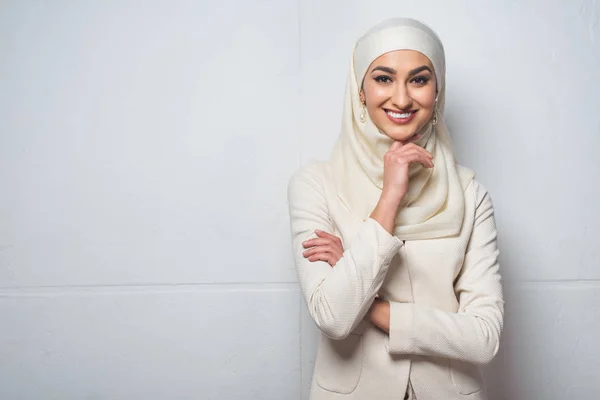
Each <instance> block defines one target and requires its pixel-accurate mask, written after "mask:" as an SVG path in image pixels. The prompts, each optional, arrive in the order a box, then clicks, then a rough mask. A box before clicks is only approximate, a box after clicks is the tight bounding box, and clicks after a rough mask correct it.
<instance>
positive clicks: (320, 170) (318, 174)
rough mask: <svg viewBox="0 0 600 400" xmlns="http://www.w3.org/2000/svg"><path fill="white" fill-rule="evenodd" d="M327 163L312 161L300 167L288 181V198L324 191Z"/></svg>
mask: <svg viewBox="0 0 600 400" xmlns="http://www.w3.org/2000/svg"><path fill="white" fill-rule="evenodd" d="M327 165H328V164H327V163H326V162H323V161H311V162H309V163H307V164H305V165H303V166H302V167H300V168H298V169H297V170H296V171H295V172H294V173H293V174H292V176H291V178H290V180H289V182H288V199H290V200H291V199H294V198H297V197H299V196H306V195H307V194H310V193H311V192H312V193H323V191H324V189H323V181H324V179H325V175H326V171H327V168H328V167H327Z"/></svg>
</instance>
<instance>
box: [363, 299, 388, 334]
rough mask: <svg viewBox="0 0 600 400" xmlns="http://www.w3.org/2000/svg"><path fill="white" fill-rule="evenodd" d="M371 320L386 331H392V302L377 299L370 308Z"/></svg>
mask: <svg viewBox="0 0 600 400" xmlns="http://www.w3.org/2000/svg"><path fill="white" fill-rule="evenodd" d="M368 316H369V321H371V323H372V324H373V325H375V326H376V327H378V328H379V329H381V330H383V331H384V332H387V333H389V332H390V302H389V301H385V300H379V299H375V300H374V301H373V304H371V308H370V309H369V313H368Z"/></svg>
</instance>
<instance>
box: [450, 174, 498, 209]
mask: <svg viewBox="0 0 600 400" xmlns="http://www.w3.org/2000/svg"><path fill="white" fill-rule="evenodd" d="M456 169H457V171H458V175H459V177H460V180H461V182H462V183H463V187H464V191H465V200H470V201H473V202H474V203H475V206H476V207H478V206H479V205H480V204H481V203H482V202H484V201H490V203H491V197H490V193H489V192H488V190H487V189H486V188H485V186H483V184H482V183H481V182H480V181H479V180H477V179H476V178H475V171H473V170H472V169H470V168H467V167H465V166H462V165H457V166H456Z"/></svg>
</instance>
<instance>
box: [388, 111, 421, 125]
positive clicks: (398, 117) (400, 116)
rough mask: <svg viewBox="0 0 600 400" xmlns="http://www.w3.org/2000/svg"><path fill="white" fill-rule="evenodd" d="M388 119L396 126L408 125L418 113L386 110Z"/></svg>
mask: <svg viewBox="0 0 600 400" xmlns="http://www.w3.org/2000/svg"><path fill="white" fill-rule="evenodd" d="M385 113H386V114H387V116H388V118H389V119H390V120H391V121H392V122H394V123H396V124H406V123H408V122H409V121H411V120H412V119H413V117H414V116H415V114H416V113H417V111H409V112H405V113H400V112H395V111H391V110H385Z"/></svg>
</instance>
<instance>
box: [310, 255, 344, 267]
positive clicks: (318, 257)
mask: <svg viewBox="0 0 600 400" xmlns="http://www.w3.org/2000/svg"><path fill="white" fill-rule="evenodd" d="M308 260H309V261H311V262H315V261H325V262H326V263H328V264H329V265H331V266H332V267H333V266H335V264H336V263H337V260H336V259H335V257H332V254H330V253H317V254H314V255H312V256H310V257H308Z"/></svg>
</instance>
